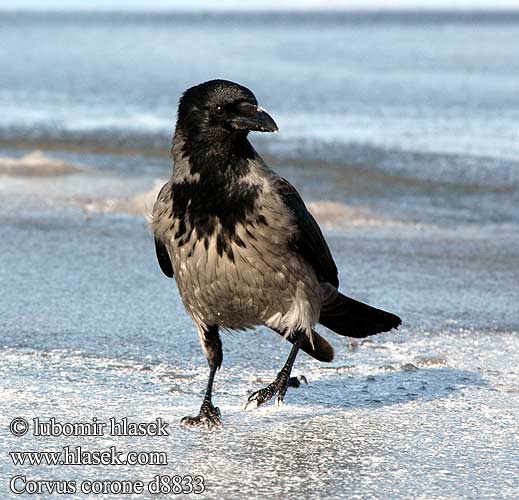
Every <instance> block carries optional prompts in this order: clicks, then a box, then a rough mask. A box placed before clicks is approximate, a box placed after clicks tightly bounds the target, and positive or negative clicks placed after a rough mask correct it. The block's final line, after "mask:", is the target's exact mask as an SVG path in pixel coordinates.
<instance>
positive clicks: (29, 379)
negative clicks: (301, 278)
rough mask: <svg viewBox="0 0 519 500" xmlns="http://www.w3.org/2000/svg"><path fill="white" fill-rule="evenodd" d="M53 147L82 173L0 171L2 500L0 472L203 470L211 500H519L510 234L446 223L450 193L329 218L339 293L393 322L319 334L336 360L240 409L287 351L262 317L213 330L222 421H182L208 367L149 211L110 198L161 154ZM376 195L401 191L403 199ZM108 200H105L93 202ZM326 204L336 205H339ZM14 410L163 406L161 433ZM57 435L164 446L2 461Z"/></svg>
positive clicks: (49, 444) (307, 187) (104, 416)
mask: <svg viewBox="0 0 519 500" xmlns="http://www.w3.org/2000/svg"><path fill="white" fill-rule="evenodd" d="M53 156H56V157H60V158H65V159H67V160H68V161H70V162H72V163H81V164H82V165H83V167H84V170H83V172H81V173H78V174H76V175H74V176H63V177H53V178H30V179H29V178H4V179H3V180H1V181H0V190H1V192H2V200H3V203H2V206H1V207H0V220H1V225H2V229H1V231H2V233H1V234H2V238H1V239H0V250H1V255H2V257H1V260H0V330H1V331H2V338H1V343H0V349H1V356H0V380H1V381H0V395H1V400H0V401H1V402H0V405H1V410H2V411H1V412H0V415H1V417H0V429H1V431H0V436H1V443H2V455H3V459H2V462H1V465H0V475H1V477H2V478H3V480H2V483H1V486H0V488H2V490H1V495H0V496H1V498H2V499H4V498H5V499H10V498H15V497H17V496H15V495H14V494H13V493H10V492H9V490H8V489H7V487H8V483H7V481H6V480H5V479H4V478H10V477H12V476H14V475H16V474H26V475H27V476H28V477H30V478H32V479H35V478H39V479H67V480H76V481H79V480H81V479H113V480H115V479H134V480H136V479H142V480H143V481H148V480H151V479H152V477H153V476H154V475H155V474H171V475H174V474H180V475H185V474H191V475H203V476H204V478H205V484H206V493H204V494H203V495H201V496H198V498H200V497H201V498H211V499H213V498H225V499H243V498H248V497H250V498H271V499H280V500H284V499H292V498H293V499H300V498H327V499H335V498H337V499H343V498H348V499H355V498H359V499H361V498H362V499H368V498H384V499H393V498H395V499H397V498H398V499H400V498H413V499H417V498H422V499H451V498H456V499H459V498H467V499H469V498H470V499H474V498H478V499H479V498H496V499H497V498H499V499H505V498H506V499H515V498H517V497H518V496H519V484H518V479H517V477H518V475H517V470H518V465H519V459H518V449H519V442H518V438H519V435H518V424H519V418H518V415H519V411H518V410H519V369H518V366H519V332H518V326H519V317H518V308H517V298H518V293H517V292H518V285H517V284H518V282H519V281H518V279H519V265H518V264H519V247H518V245H517V236H516V235H517V233H516V232H513V231H510V232H506V231H502V227H503V225H502V224H491V223H490V222H488V221H486V222H485V223H479V224H475V223H473V222H470V220H469V221H468V222H467V221H465V222H460V220H459V219H456V220H455V222H453V219H452V218H451V213H452V212H450V210H453V211H454V209H452V206H453V204H456V203H457V200H456V197H452V199H450V198H449V199H450V200H451V205H448V204H446V205H445V206H444V207H442V208H441V209H438V210H437V211H436V212H435V213H436V217H435V223H432V221H431V218H430V217H429V216H428V215H427V214H425V215H424V216H423V217H422V218H421V219H420V218H418V219H417V218H413V217H411V216H410V215H409V213H408V212H407V211H406V208H405V203H401V205H402V207H403V208H402V209H401V210H400V212H399V213H398V216H397V211H396V209H395V208H392V205H391V202H388V205H387V207H388V209H387V210H383V211H377V209H378V207H377V205H376V204H372V205H371V208H370V209H369V210H370V212H369V214H370V217H374V218H376V219H377V220H384V219H385V218H386V216H390V217H391V218H392V219H393V220H394V221H397V222H398V221H401V223H399V224H372V223H370V220H369V218H368V219H362V218H360V219H355V217H354V220H353V223H352V221H350V220H349V219H347V218H346V219H345V218H344V217H342V218H336V217H335V216H334V217H331V218H329V219H328V223H329V224H328V225H327V226H326V227H327V228H328V229H327V232H326V234H327V237H328V239H329V241H330V245H331V247H332V251H333V253H334V255H335V257H336V260H337V263H338V267H339V268H340V271H341V279H342V289H343V290H345V291H347V292H348V293H350V294H351V295H353V296H354V297H357V298H359V299H361V300H365V301H367V302H369V303H372V304H374V305H377V306H379V307H383V308H387V309H388V310H391V311H394V312H397V313H398V314H400V315H401V316H402V318H403V320H404V324H403V326H402V328H401V329H400V330H399V331H398V332H392V333H386V334H383V335H380V336H377V337H374V338H371V339H368V340H365V341H355V342H353V341H351V342H350V341H349V340H348V339H345V338H341V337H338V336H336V335H333V334H331V333H330V332H328V333H327V334H326V335H327V337H328V338H329V339H330V340H331V342H332V343H333V345H334V346H335V350H336V358H335V360H334V361H333V362H332V363H331V364H320V363H318V362H315V361H313V360H311V359H310V358H308V357H307V356H306V355H305V354H301V355H300V356H299V358H298V360H297V362H296V366H295V370H294V374H296V375H300V374H304V375H305V376H306V378H307V379H308V382H309V383H308V385H302V386H301V388H299V389H290V390H289V393H288V394H287V397H286V400H285V405H284V406H283V407H281V408H279V409H278V408H275V407H274V406H273V405H268V406H265V407H262V408H259V409H257V410H254V411H247V412H246V411H244V410H243V406H244V403H245V401H246V397H247V394H248V391H251V390H255V389H258V388H260V387H261V386H263V385H264V384H265V383H267V382H269V381H270V380H272V378H273V377H274V376H275V374H276V372H277V371H278V370H279V368H280V367H281V366H282V364H283V362H284V360H285V358H286V356H287V354H288V351H289V347H290V345H289V344H288V343H286V342H284V341H283V340H282V339H280V338H279V337H278V336H277V335H274V334H272V333H270V332H269V331H267V330H265V329H259V330H258V331H257V332H247V333H240V334H235V335H225V336H224V338H223V342H224V364H223V367H222V370H221V371H220V372H219V373H218V374H217V379H216V388H215V395H214V397H215V403H216V404H217V405H218V406H219V407H220V409H221V411H222V415H223V420H224V428H223V429H222V430H221V431H217V432H212V433H207V432H203V431H192V430H185V429H182V428H180V426H179V421H180V419H181V418H182V417H183V416H186V415H190V414H195V413H196V412H197V411H198V408H199V405H200V402H201V397H202V395H203V390H204V386H205V382H206V377H207V367H206V362H205V359H204V357H203V355H202V353H201V350H200V348H199V346H198V340H197V337H196V332H195V329H194V327H193V324H192V322H191V321H190V320H189V319H188V317H187V315H186V313H185V312H184V309H183V306H182V304H181V301H180V299H179V296H178V293H177V291H176V288H175V285H174V282H173V281H171V280H168V279H166V278H165V277H164V276H163V275H162V274H161V272H160V270H159V268H158V266H157V264H156V262H155V256H154V249H153V244H152V239H151V236H150V234H149V230H148V229H147V226H146V221H145V219H144V217H142V216H135V215H128V214H127V213H125V211H127V210H124V208H125V207H127V205H125V204H127V203H131V202H132V200H135V197H136V196H137V197H139V196H140V194H141V193H146V192H147V191H149V190H150V189H152V188H153V186H154V183H155V181H156V179H157V178H163V177H164V176H165V175H167V170H168V169H169V165H168V163H167V162H166V161H163V160H150V159H144V158H133V159H130V158H128V159H126V160H125V161H127V163H128V168H127V170H126V171H125V172H123V171H118V169H117V162H122V161H123V160H121V159H117V158H115V157H108V156H102V155H90V156H89V155H86V154H85V155H83V157H82V161H81V162H78V161H77V160H78V159H77V158H74V155H71V154H68V155H67V154H64V153H63V154H61V155H56V154H54V155H53ZM154 161H155V162H156V163H157V167H156V168H155V169H151V170H149V171H147V170H146V168H143V169H142V171H143V173H142V174H139V173H137V168H136V167H135V168H134V165H138V164H139V162H141V163H146V164H149V163H150V162H151V163H153V162H154ZM109 164H111V165H112V168H111V170H110V169H109V168H106V165H109ZM132 165H133V166H132ZM321 168H322V167H321ZM279 170H280V171H281V172H282V173H283V174H284V175H287V176H289V177H290V178H291V179H292V180H293V181H294V182H295V183H296V184H297V185H298V186H299V187H300V188H301V190H302V192H303V195H304V196H305V197H306V198H307V199H309V200H312V201H313V202H314V203H317V205H315V206H317V207H319V206H324V207H328V208H327V210H328V211H329V210H330V205H327V204H328V203H332V201H330V200H337V199H342V198H345V195H344V191H343V187H342V186H341V185H340V184H339V185H337V184H336V183H335V182H334V181H333V176H334V175H335V174H334V173H333V172H334V171H333V169H332V170H328V171H327V172H328V178H329V179H331V181H330V182H328V181H327V180H326V181H325V180H322V181H321V183H320V184H319V185H318V186H317V185H314V184H315V183H314V184H312V183H311V182H308V180H310V179H311V177H312V175H311V170H310V167H308V168H305V167H303V166H301V165H300V166H299V170H298V169H297V168H296V167H295V166H293V165H292V166H291V165H281V166H279ZM314 173H315V172H314ZM347 175H348V173H347V172H346V173H343V178H344V177H345V176H347ZM355 179H356V181H354V180H353V178H352V182H363V181H362V177H361V176H360V177H359V176H358V175H357V176H356V177H355ZM375 188H376V186H375V187H374V188H373V189H375ZM389 188H390V187H389V186H388V189H389ZM391 189H393V191H392V193H391V195H392V196H395V197H398V196H400V198H399V201H400V202H402V199H403V198H402V197H403V196H408V194H399V193H400V191H399V189H400V188H399V187H398V186H396V187H391ZM417 193H418V191H417V192H416V193H415V196H421V200H422V206H424V207H425V206H427V203H432V202H431V198H433V197H434V196H431V197H430V198H429V197H428V196H427V195H426V194H424V193H421V194H417ZM325 194H327V195H328V196H327V197H325V196H324V195H325ZM481 196H483V195H481ZM387 198H388V199H389V198H390V196H389V195H388V197H387ZM85 199H90V200H91V203H92V206H91V209H89V210H85V208H84V206H83V204H82V203H83V202H84V200H85ZM138 199H140V198H138ZM446 199H447V198H446ZM106 200H113V202H114V203H115V204H116V208H117V209H115V210H114V211H111V210H105V209H103V207H104V206H105V205H103V203H106ZM353 201H356V202H358V201H359V200H358V199H356V198H354V197H353ZM363 201H365V200H360V203H361V205H362V203H363ZM333 203H336V202H333ZM117 204H120V205H117ZM319 204H324V205H319ZM348 206H349V205H348ZM395 206H396V202H395ZM430 206H431V207H432V205H430ZM121 207H122V208H121ZM341 207H342V205H341ZM331 208H332V209H333V210H331V211H332V214H335V211H336V210H337V206H336V205H331ZM341 210H343V208H341ZM430 210H431V211H432V210H433V208H430ZM326 213H327V212H326V211H325V214H326ZM341 213H342V212H341ZM355 213H356V212H355ZM388 214H389V215H388ZM344 215H347V214H346V213H345V212H344ZM20 416H22V417H25V418H27V419H28V420H30V419H32V418H35V417H40V418H41V419H48V418H50V417H55V418H56V419H57V420H59V421H62V422H78V421H91V420H92V418H93V417H97V419H98V421H107V420H108V419H109V418H110V417H116V418H118V419H120V418H122V417H128V418H129V419H130V420H131V421H139V422H146V421H153V420H154V419H156V418H158V417H160V418H162V419H163V420H164V421H166V422H168V423H169V430H170V435H169V437H147V438H143V437H114V436H103V437H75V438H71V437H39V438H36V437H34V436H31V435H29V434H28V435H26V436H23V437H20V438H16V437H14V436H12V435H11V434H10V433H9V432H8V425H9V422H10V421H11V419H12V418H14V417H20ZM66 445H73V446H76V445H82V446H83V447H84V448H85V449H91V450H103V449H107V448H108V447H110V446H116V447H117V448H118V449H120V450H121V451H125V452H127V451H130V450H135V451H138V450H161V451H165V452H167V455H168V460H169V462H168V465H161V466H152V465H142V466H112V467H108V466H83V467H77V466H67V467H65V466H29V465H25V466H20V465H17V466H15V465H13V464H12V463H11V462H10V460H9V459H8V455H7V452H8V451H28V450H59V449H61V447H63V446H66ZM192 496H193V498H194V497H195V496H194V495H192ZM165 497H166V496H165ZM22 498H23V497H22ZM39 498H52V497H51V496H44V495H42V496H40V497H39ZM67 498H85V496H80V495H79V494H76V495H70V496H67ZM96 498H117V495H115V496H114V495H111V496H110V495H98V496H96ZM125 498H126V497H125ZM128 498H129V497H128ZM135 498H148V497H147V496H146V495H135Z"/></svg>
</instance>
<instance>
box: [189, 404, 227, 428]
mask: <svg viewBox="0 0 519 500" xmlns="http://www.w3.org/2000/svg"><path fill="white" fill-rule="evenodd" d="M220 417H221V413H220V409H219V408H217V407H216V406H213V404H212V403H211V402H210V401H204V402H203V404H202V407H201V408H200V413H199V414H198V415H197V416H196V417H184V418H183V419H182V420H181V421H180V425H181V426H182V427H202V428H205V429H207V430H209V431H211V430H213V429H217V428H219V427H223V422H222V419H221V418H220Z"/></svg>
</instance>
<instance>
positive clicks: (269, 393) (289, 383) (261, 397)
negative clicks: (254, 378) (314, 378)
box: [245, 372, 308, 410]
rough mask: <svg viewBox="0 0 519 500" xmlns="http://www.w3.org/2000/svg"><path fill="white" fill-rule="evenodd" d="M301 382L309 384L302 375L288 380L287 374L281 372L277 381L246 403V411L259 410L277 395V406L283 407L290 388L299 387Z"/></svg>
mask: <svg viewBox="0 0 519 500" xmlns="http://www.w3.org/2000/svg"><path fill="white" fill-rule="evenodd" d="M301 382H303V383H305V384H308V381H307V380H306V377H305V376H304V375H301V376H299V377H290V378H288V377H287V376H286V375H285V373H283V372H281V373H279V374H278V376H277V377H276V380H274V382H272V383H271V384H269V385H267V387H264V388H263V389H260V390H259V391H255V392H253V393H252V394H251V395H250V396H249V398H248V399H247V403H245V409H246V410H249V409H252V408H257V407H258V406H261V405H262V404H264V403H266V402H267V401H270V400H271V399H272V398H273V397H274V396H275V395H276V394H277V396H278V397H277V399H276V405H277V406H281V405H282V404H283V400H284V399H285V394H286V392H287V389H288V388H289V387H295V388H297V387H299V386H300V385H301Z"/></svg>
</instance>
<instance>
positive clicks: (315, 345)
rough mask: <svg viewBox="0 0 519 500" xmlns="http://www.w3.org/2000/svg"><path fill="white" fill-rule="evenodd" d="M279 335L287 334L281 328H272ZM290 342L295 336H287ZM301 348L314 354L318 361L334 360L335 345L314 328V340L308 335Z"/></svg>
mask: <svg viewBox="0 0 519 500" xmlns="http://www.w3.org/2000/svg"><path fill="white" fill-rule="evenodd" d="M272 330H274V331H275V332H276V333H279V335H281V336H283V337H285V334H284V333H283V332H282V331H281V330H276V329H274V328H273V329H272ZM285 338H286V339H287V340H288V341H289V342H292V343H294V339H293V337H290V336H288V337H285ZM301 349H302V350H303V351H304V352H306V354H308V355H310V356H312V358H314V359H317V361H325V362H328V363H329V362H330V361H332V360H333V355H334V353H333V347H332V346H331V345H330V344H329V342H328V341H327V340H326V339H325V338H323V337H321V335H319V334H318V333H317V332H316V331H314V330H312V340H310V338H309V337H306V338H305V339H304V340H303V344H302V345H301Z"/></svg>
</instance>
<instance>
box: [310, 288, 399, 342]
mask: <svg viewBox="0 0 519 500" xmlns="http://www.w3.org/2000/svg"><path fill="white" fill-rule="evenodd" d="M319 323H321V325H323V326H325V327H326V328H329V329H330V330H333V331H334V332H335V333H338V334H339V335H344V336H345V337H355V338H358V339H362V338H364V337H369V336H370V335H375V334H377V333H381V332H388V331H389V330H392V329H393V328H398V327H399V326H400V324H401V323H402V320H401V319H400V318H399V317H398V316H396V315H394V314H391V313H389V312H386V311H382V310H381V309H376V308H375V307H371V306H368V305H367V304H364V303H362V302H359V301H358V300H355V299H351V298H350V297H346V296H345V295H342V293H340V292H337V294H336V295H335V296H334V297H333V300H331V301H329V302H328V303H326V304H323V307H322V309H321V316H320V318H319Z"/></svg>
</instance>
